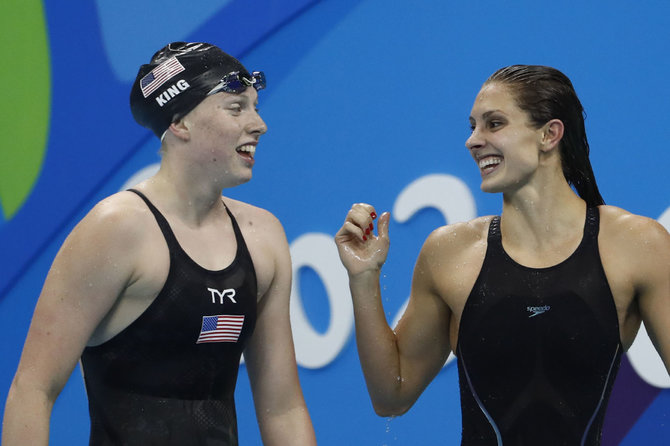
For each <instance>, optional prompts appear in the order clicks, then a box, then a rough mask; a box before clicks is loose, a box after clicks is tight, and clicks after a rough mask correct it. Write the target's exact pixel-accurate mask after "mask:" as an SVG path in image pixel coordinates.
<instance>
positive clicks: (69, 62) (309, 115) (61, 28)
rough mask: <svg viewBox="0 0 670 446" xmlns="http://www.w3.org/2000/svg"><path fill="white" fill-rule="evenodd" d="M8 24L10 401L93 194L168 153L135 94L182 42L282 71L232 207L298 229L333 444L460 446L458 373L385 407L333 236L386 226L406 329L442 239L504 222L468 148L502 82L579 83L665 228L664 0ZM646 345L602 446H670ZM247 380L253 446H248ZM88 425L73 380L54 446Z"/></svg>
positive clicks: (610, 179) (5, 358) (608, 153)
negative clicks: (483, 220) (523, 73)
mask: <svg viewBox="0 0 670 446" xmlns="http://www.w3.org/2000/svg"><path fill="white" fill-rule="evenodd" d="M0 24H2V27H1V28H2V31H0V33H1V34H0V35H1V36H2V41H3V44H4V45H5V48H12V49H13V52H6V53H5V58H4V61H3V63H2V64H0V65H1V67H0V83H1V85H2V87H1V90H0V91H2V98H0V99H1V100H0V122H2V129H3V133H4V135H3V136H4V138H3V141H2V146H1V149H0V150H1V153H0V155H1V156H0V205H1V206H0V211H1V212H0V271H2V274H1V275H0V357H2V362H1V365H0V401H2V402H3V404H4V400H5V398H6V395H7V390H8V388H9V385H10V382H11V379H12V376H13V374H14V372H15V369H16V365H17V364H18V360H19V357H20V352H21V348H22V345H23V340H24V338H25V335H26V332H27V330H28V325H29V323H30V318H31V315H32V311H33V308H34V306H35V302H36V300H37V297H38V295H39V292H40V289H41V286H42V283H43V281H44V278H45V276H46V273H47V271H48V268H49V265H50V263H51V261H52V260H53V257H54V256H55V253H56V251H57V250H58V247H59V246H60V244H61V243H62V241H63V240H64V238H65V237H66V235H67V234H68V233H69V231H70V230H71V229H72V227H73V226H74V225H75V224H76V222H77V221H78V220H79V219H81V218H82V217H83V216H84V215H85V214H86V212H88V210H89V209H90V208H91V207H92V206H93V205H94V204H95V203H96V202H97V201H98V200H100V199H102V198H103V197H105V196H107V195H110V194H112V193H115V192H116V191H118V190H119V189H121V188H123V187H125V186H126V185H127V184H128V182H129V181H130V182H132V181H133V178H138V177H139V176H142V173H141V171H142V170H143V169H145V168H148V169H149V170H151V166H152V165H154V164H155V163H157V162H159V157H158V153H157V152H158V148H159V142H158V140H157V139H156V138H155V137H154V136H153V135H152V134H151V133H150V132H149V131H148V130H145V129H143V128H141V127H139V126H138V125H137V124H136V123H135V122H134V121H133V119H132V116H131V114H130V111H129V107H128V95H129V90H130V86H131V84H132V81H133V80H134V77H135V74H136V72H137V68H138V67H139V65H140V64H142V63H145V62H147V61H148V59H149V58H150V56H151V55H152V54H153V52H154V51H156V50H157V49H159V48H160V47H162V46H163V45H165V44H166V43H168V42H170V41H177V40H184V41H207V42H212V43H215V44H217V45H219V46H220V47H221V48H223V49H224V50H225V51H227V52H229V53H231V54H233V55H235V56H237V57H238V58H240V59H241V60H242V62H243V63H244V64H245V65H246V66H247V68H249V69H252V70H263V71H265V73H266V76H267V78H268V88H267V89H266V90H264V91H262V92H261V94H260V111H261V115H262V116H263V118H264V119H265V121H266V123H267V124H268V127H269V131H268V133H267V134H266V135H265V136H264V137H263V138H262V139H261V144H260V145H259V146H258V151H257V152H256V166H255V169H254V179H253V180H252V181H251V182H250V183H248V184H245V185H243V186H240V187H238V188H236V189H234V190H230V191H224V194H226V195H229V196H232V197H235V198H238V199H241V200H245V201H247V202H250V203H252V204H255V205H257V206H261V207H264V208H266V209H269V210H270V211H272V212H273V213H274V214H275V215H276V216H277V217H279V219H280V220H281V221H282V222H283V224H284V227H285V229H286V234H287V236H288V239H289V242H290V243H291V250H292V256H293V262H294V290H293V296H292V299H293V302H292V321H293V327H294V337H295V342H296V349H297V359H298V364H299V372H300V378H301V383H302V386H303V390H304V393H305V397H306V400H307V404H308V406H309V409H310V412H311V415H312V419H313V421H314V426H315V429H316V433H317V438H318V441H319V444H320V445H340V444H353V445H380V446H381V445H433V444H448V445H451V444H458V442H459V441H460V409H459V400H458V398H459V397H458V382H457V376H456V367H455V364H454V363H449V364H447V365H446V366H445V368H444V369H443V371H442V372H440V374H439V375H438V377H437V378H436V379H435V381H434V382H433V383H432V384H431V385H430V386H429V388H428V389H427V390H426V391H425V392H424V394H423V395H422V397H421V398H420V399H419V401H418V402H417V404H416V405H415V406H414V407H413V408H412V409H411V410H410V412H409V413H407V414H406V415H403V416H402V417H398V418H393V419H387V418H380V417H377V416H376V415H375V414H374V412H373V410H372V407H371V404H370V402H369V399H368V395H367V391H366V389H365V384H364V381H363V376H362V373H361V370H360V365H359V363H358V358H357V353H356V345H355V342H354V339H353V336H352V334H353V325H352V316H351V304H350V301H349V295H348V288H347V285H346V277H345V275H344V271H343V269H342V268H341V266H339V264H338V261H337V257H336V252H335V248H334V245H333V244H332V235H333V234H334V233H335V232H336V231H337V229H338V228H339V226H340V224H341V222H342V221H343V219H344V216H345V214H346V212H347V210H348V208H349V206H350V205H351V204H352V203H354V202H360V201H365V202H369V203H372V204H374V205H375V206H376V208H377V209H378V211H384V210H389V211H392V212H393V214H392V215H393V220H392V222H391V227H390V231H391V238H392V248H391V252H390V254H389V260H388V262H387V264H386V266H385V267H384V276H383V279H382V285H383V288H384V304H385V308H386V310H387V316H388V319H389V321H393V320H395V319H396V318H397V316H398V314H399V313H400V312H401V310H402V306H403V304H404V303H405V301H406V298H407V295H408V292H409V283H410V278H411V271H412V268H413V265H414V261H415V259H416V256H417V254H418V252H419V249H420V247H421V244H422V243H423V240H424V239H425V237H426V236H427V235H428V234H429V233H430V231H431V230H432V229H434V228H435V227H437V226H439V225H442V224H444V223H445V222H446V221H457V220H464V219H468V218H472V217H475V216H477V215H487V214H495V213H499V212H500V208H501V206H500V197H499V196H495V195H485V194H483V193H482V192H481V191H480V190H479V173H478V171H477V169H476V167H475V165H474V163H473V162H472V160H471V159H470V157H469V155H468V153H467V151H466V149H465V148H464V142H465V139H466V138H467V136H468V133H469V123H468V115H469V111H470V107H471V105H472V102H473V100H474V97H475V95H476V93H477V92H478V90H479V87H480V85H481V84H482V82H483V81H484V80H485V79H486V78H487V77H488V76H489V75H490V74H491V73H492V72H493V71H495V70H496V69H497V68H499V67H502V66H505V65H510V64H515V63H529V64H544V65H551V66H554V67H556V68H559V69H560V70H562V71H563V72H565V73H566V74H567V75H568V76H569V77H570V78H571V79H572V81H573V83H574V85H575V88H576V90H577V92H578V94H579V95H580V98H581V100H582V103H583V104H584V106H585V108H586V111H587V115H588V117H587V120H586V124H587V131H588V134H589V138H590V143H591V152H592V154H591V159H592V163H593V165H594V170H595V172H596V177H597V178H598V181H599V185H600V189H601V192H602V194H603V196H604V198H605V200H606V202H607V203H608V204H614V205H617V206H620V207H623V208H625V209H628V210H630V211H631V212H634V213H638V214H642V215H646V216H649V217H652V218H655V219H658V220H659V221H661V222H662V223H663V224H665V226H666V228H667V227H668V226H669V223H670V212H669V211H670V193H668V192H669V191H668V181H667V173H666V172H665V170H666V169H667V167H668V165H670V151H669V150H668V149H667V147H666V146H667V141H668V140H670V125H668V122H669V119H668V118H670V112H669V109H668V104H670V83H668V80H667V73H669V72H670V61H669V60H668V58H667V57H666V56H667V47H668V44H669V43H670V38H669V35H668V29H670V4H668V3H667V2H664V1H660V0H659V1H651V0H644V1H640V2H630V1H623V0H615V1H609V2H582V1H564V2H541V1H540V2H538V1H531V0H511V1H508V2H490V1H471V2H455V1H438V0H434V1H428V0H422V1H415V2H386V1H383V0H323V1H314V0H281V1H280V0H257V1H254V2H249V1H244V0H218V1H217V0H210V1H207V2H185V1H181V0H170V1H167V0H163V1H158V0H145V1H142V2H137V1H130V0H118V1H115V2H110V1H104V0H97V1H75V2H57V1H55V0H41V1H40V0H24V1H19V0H9V1H8V2H7V3H6V4H5V13H4V14H3V17H2V18H0ZM138 172H139V173H138ZM136 175H139V176H136ZM643 340H644V339H643ZM647 343H648V341H647ZM639 344H640V346H639V347H638V346H637V345H638V341H636V347H634V349H635V348H636V349H637V350H636V351H637V353H635V352H631V353H630V354H628V355H627V356H626V357H625V358H624V362H623V365H622V368H621V372H620V374H619V378H618V380H617V383H616V386H615V389H614V392H613V395H612V399H611V404H610V411H609V413H608V417H607V421H606V425H605V435H604V443H603V444H604V445H616V444H623V445H631V446H632V445H635V446H637V445H642V444H644V445H666V444H670V428H669V426H668V423H669V422H670V420H669V417H670V391H668V390H667V387H670V383H668V382H667V380H666V378H667V377H664V376H663V373H665V372H663V371H661V372H659V369H658V367H659V365H658V363H657V362H656V363H655V362H654V360H657V358H654V357H653V356H654V355H653V353H651V354H650V353H649V352H648V345H647V344H644V343H643V341H640V342H639ZM513 359H514V358H510V360H513ZM245 372H246V371H245V370H244V366H242V370H241V373H240V379H239V382H238V390H237V407H238V421H239V430H240V442H241V444H243V445H254V444H260V436H259V434H258V428H257V425H256V420H255V415H254V411H253V404H252V401H251V396H250V391H249V384H248V379H247V377H246V373H245ZM88 428H89V426H88V412H87V403H86V397H85V393H84V387H83V382H82V378H81V374H80V372H79V370H75V373H74V374H73V375H72V378H71V380H70V382H69V383H68V385H67V387H66V388H65V390H64V391H63V393H62V394H61V396H60V398H59V400H58V401H57V403H56V406H55V408H54V412H53V417H52V432H51V438H52V441H51V444H53V445H56V446H59V445H73V444H87V441H88Z"/></svg>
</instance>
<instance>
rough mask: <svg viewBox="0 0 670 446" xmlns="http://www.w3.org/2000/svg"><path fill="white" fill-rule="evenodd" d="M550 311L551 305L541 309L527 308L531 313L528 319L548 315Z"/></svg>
mask: <svg viewBox="0 0 670 446" xmlns="http://www.w3.org/2000/svg"><path fill="white" fill-rule="evenodd" d="M549 310H551V306H549V305H543V306H541V307H526V311H528V312H529V313H531V314H530V316H528V317H535V316H537V315H540V314H542V313H546V312H547V311H549Z"/></svg>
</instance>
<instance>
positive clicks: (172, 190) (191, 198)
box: [140, 162, 223, 226]
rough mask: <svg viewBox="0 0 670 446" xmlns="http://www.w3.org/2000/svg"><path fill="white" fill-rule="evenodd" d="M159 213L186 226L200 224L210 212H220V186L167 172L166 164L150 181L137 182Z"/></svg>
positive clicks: (221, 207)
mask: <svg viewBox="0 0 670 446" xmlns="http://www.w3.org/2000/svg"><path fill="white" fill-rule="evenodd" d="M140 187H141V188H142V189H144V190H146V191H147V192H148V193H149V194H150V195H151V197H152V199H153V200H155V201H156V202H157V205H158V206H160V208H161V210H162V211H165V212H166V213H168V214H172V215H175V216H177V217H178V218H179V219H181V220H182V221H184V222H186V223H187V224H189V225H194V226H197V225H200V224H202V222H203V221H205V220H206V219H207V217H208V216H210V215H212V214H213V213H214V212H217V211H221V210H222V209H223V203H222V201H221V191H222V187H221V186H220V185H217V184H214V182H212V181H207V179H206V178H204V176H194V175H188V174H187V173H185V172H184V171H182V170H174V169H170V168H169V165H167V163H165V162H163V163H161V168H160V170H159V171H158V173H156V175H154V176H153V177H152V178H150V179H148V180H146V181H144V182H143V183H141V186H140Z"/></svg>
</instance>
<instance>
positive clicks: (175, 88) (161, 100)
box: [156, 79, 190, 107]
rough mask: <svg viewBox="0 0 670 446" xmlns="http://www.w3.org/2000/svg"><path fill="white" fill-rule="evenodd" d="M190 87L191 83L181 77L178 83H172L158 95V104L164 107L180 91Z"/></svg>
mask: <svg viewBox="0 0 670 446" xmlns="http://www.w3.org/2000/svg"><path fill="white" fill-rule="evenodd" d="M189 87H190V85H189V83H188V82H186V81H185V80H184V79H179V80H178V81H177V83H176V84H172V85H170V86H169V87H168V88H167V90H165V91H164V92H162V93H161V94H159V95H158V96H156V102H158V105H159V106H161V107H162V106H164V105H165V104H167V103H168V101H169V100H170V99H172V98H173V97H175V96H177V95H178V94H179V93H181V92H182V91H184V90H186V89H188V88H189Z"/></svg>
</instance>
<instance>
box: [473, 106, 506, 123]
mask: <svg viewBox="0 0 670 446" xmlns="http://www.w3.org/2000/svg"><path fill="white" fill-rule="evenodd" d="M494 113H503V111H502V110H498V109H495V110H489V111H486V112H484V113H482V118H484V119H487V118H488V117H489V116H491V115H492V114H494ZM470 120H471V121H474V120H475V118H473V117H472V116H470Z"/></svg>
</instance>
